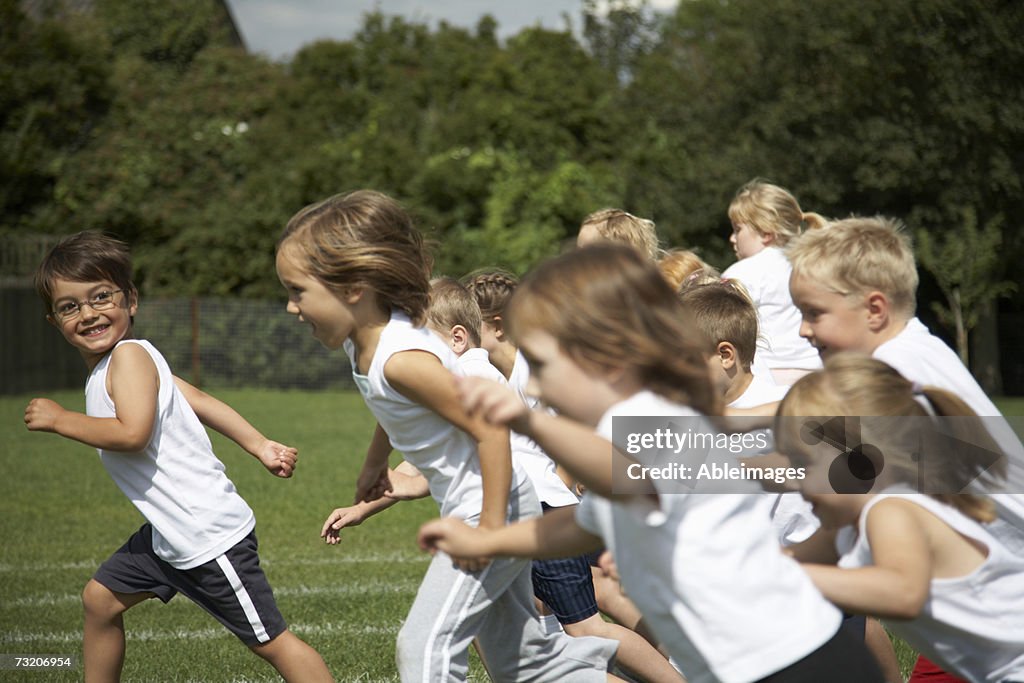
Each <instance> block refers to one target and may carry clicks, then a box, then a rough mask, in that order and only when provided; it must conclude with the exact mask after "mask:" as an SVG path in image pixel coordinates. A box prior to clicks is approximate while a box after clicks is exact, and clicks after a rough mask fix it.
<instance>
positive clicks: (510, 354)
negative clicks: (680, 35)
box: [487, 342, 516, 379]
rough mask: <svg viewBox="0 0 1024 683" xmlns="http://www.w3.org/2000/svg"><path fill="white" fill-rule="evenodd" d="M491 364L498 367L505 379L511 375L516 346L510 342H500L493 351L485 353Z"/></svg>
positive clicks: (514, 362) (514, 361)
mask: <svg viewBox="0 0 1024 683" xmlns="http://www.w3.org/2000/svg"><path fill="white" fill-rule="evenodd" d="M487 357H488V359H489V360H490V361H491V365H493V366H494V367H496V368H498V370H499V371H500V372H501V374H503V375H505V379H508V378H509V377H511V376H512V369H513V368H514V367H515V365H516V347H515V346H513V345H512V344H511V343H510V342H501V344H499V345H498V347H497V348H496V349H494V351H489V352H488V353H487Z"/></svg>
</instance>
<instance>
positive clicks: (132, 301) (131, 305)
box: [128, 289, 139, 318]
mask: <svg viewBox="0 0 1024 683" xmlns="http://www.w3.org/2000/svg"><path fill="white" fill-rule="evenodd" d="M138 311H139V290H137V289H132V290H130V291H129V292H128V315H129V317H132V318H134V317H135V314H136V313H138Z"/></svg>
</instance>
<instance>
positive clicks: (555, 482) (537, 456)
mask: <svg viewBox="0 0 1024 683" xmlns="http://www.w3.org/2000/svg"><path fill="white" fill-rule="evenodd" d="M529 381H530V366H529V364H528V363H527V362H526V358H525V357H524V356H523V354H522V353H520V352H519V351H516V359H515V362H514V363H513V365H512V372H511V374H510V375H509V378H508V384H509V386H510V387H512V389H514V390H515V392H516V393H517V394H519V398H520V399H522V401H523V403H525V404H526V405H527V406H529V407H530V409H531V410H539V409H541V406H540V401H539V400H537V399H536V398H534V397H533V396H530V395H529V394H527V393H526V385H527V383H528V382H529ZM550 412H552V413H553V412H554V411H550ZM512 458H513V459H514V460H515V461H516V462H518V463H519V464H520V465H521V466H522V468H523V471H524V472H526V476H528V477H529V478H530V483H531V484H533V488H534V489H536V491H537V497H538V498H539V499H540V502H542V503H547V504H548V505H550V506H551V507H554V508H557V507H564V506H566V505H576V504H577V503H579V499H578V498H577V497H576V494H575V493H573V492H572V491H570V490H569V487H567V486H566V485H565V482H564V481H562V478H561V477H560V476H558V469H557V466H556V465H555V462H554V461H553V460H552V459H551V458H550V457H549V456H548V454H547V453H545V452H544V449H542V448H541V447H540V444H538V443H537V442H536V441H534V440H533V439H531V438H530V437H528V436H526V435H525V434H520V433H519V432H512Z"/></svg>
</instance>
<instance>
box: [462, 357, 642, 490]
mask: <svg viewBox="0 0 1024 683" xmlns="http://www.w3.org/2000/svg"><path fill="white" fill-rule="evenodd" d="M459 391H460V394H461V396H462V401H463V405H464V406H465V408H466V410H468V411H469V412H470V413H471V414H473V415H478V416H480V417H481V418H482V419H484V420H486V421H487V422H492V423H498V424H507V425H509V426H510V427H511V428H512V429H514V430H515V431H517V432H519V433H520V434H526V435H527V436H529V437H530V438H532V439H533V440H534V441H536V442H537V443H538V444H540V447H541V448H543V449H544V452H545V453H547V454H548V455H549V456H550V457H551V459H552V460H554V461H555V463H557V464H558V465H560V466H561V467H563V468H565V471H566V472H568V473H569V475H570V477H572V478H573V479H575V480H576V481H577V482H578V483H579V484H582V485H583V486H584V487H585V488H586V489H587V490H589V491H594V492H595V493H597V494H598V495H601V496H604V497H611V496H612V495H618V494H637V493H639V494H645V493H653V491H654V489H653V486H652V485H651V484H650V481H649V480H646V479H645V480H641V481H636V480H630V479H628V478H627V477H620V478H619V481H618V482H617V483H618V484H623V483H629V484H631V485H633V486H634V487H635V489H636V490H633V491H626V490H619V487H616V490H615V491H614V492H613V490H612V481H613V472H614V471H616V470H618V471H620V472H625V471H626V469H627V468H628V467H629V465H630V464H632V463H634V462H635V461H633V460H631V459H630V458H628V457H626V456H625V455H623V454H622V453H620V452H619V451H618V450H617V449H616V448H615V447H614V446H613V445H612V444H611V442H609V441H607V440H606V439H604V438H602V437H601V436H599V435H598V434H596V433H595V432H594V430H593V429H592V428H590V427H587V426H586V425H582V424H579V423H578V422H574V421H572V420H570V419H568V418H565V417H561V416H557V415H551V414H550V413H547V412H545V411H539V410H530V409H529V408H527V407H526V406H525V405H524V404H523V402H522V401H521V400H519V397H518V396H516V395H515V393H514V392H512V390H510V389H508V388H507V387H504V386H502V385H500V384H498V383H496V382H491V381H489V380H485V379H481V378H478V377H463V378H459Z"/></svg>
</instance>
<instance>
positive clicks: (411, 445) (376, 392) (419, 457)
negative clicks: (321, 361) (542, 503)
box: [345, 312, 524, 519]
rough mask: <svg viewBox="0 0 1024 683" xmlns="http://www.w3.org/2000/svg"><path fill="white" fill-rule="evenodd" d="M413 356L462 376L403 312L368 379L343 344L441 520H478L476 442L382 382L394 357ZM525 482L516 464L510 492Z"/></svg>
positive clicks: (434, 339) (373, 407)
mask: <svg viewBox="0 0 1024 683" xmlns="http://www.w3.org/2000/svg"><path fill="white" fill-rule="evenodd" d="M414 350H416V351H426V352H427V353H431V354H433V355H435V356H437V357H438V359H439V360H440V361H441V364H442V365H444V367H445V368H446V369H447V370H448V371H449V372H451V373H452V374H455V375H461V374H462V372H461V370H460V368H459V362H458V358H457V357H456V356H455V354H454V353H453V352H452V350H451V349H450V348H448V345H447V344H445V343H444V342H443V341H442V340H441V339H440V338H439V337H438V336H437V335H436V334H434V333H433V332H431V331H430V330H428V329H426V328H422V327H414V326H413V324H412V322H411V321H410V320H409V317H408V316H407V315H405V314H404V313H401V312H393V313H392V314H391V320H390V322H388V324H387V326H385V328H384V329H383V330H382V331H381V334H380V340H379V341H378V342H377V350H376V352H375V353H374V355H373V359H372V360H371V361H370V368H369V371H368V372H367V374H366V375H361V374H359V371H358V366H357V365H356V352H355V346H354V345H353V344H352V342H351V341H349V340H346V341H345V353H347V354H348V357H349V359H350V360H351V362H352V377H353V379H354V380H355V383H356V386H357V387H358V388H359V393H361V394H362V395H363V399H364V400H365V401H366V405H367V407H368V408H369V409H370V412H372V413H373V414H374V416H375V417H376V418H377V422H378V423H380V426H381V427H382V428H383V429H384V431H385V432H387V435H388V438H389V440H390V442H391V446H392V448H394V449H395V450H396V451H398V452H400V453H401V454H402V455H403V456H404V457H405V459H406V460H408V461H409V464H411V465H413V466H414V467H416V469H418V470H419V471H420V473H421V474H423V476H424V477H426V479H427V482H428V484H429V486H430V494H431V496H433V498H434V500H435V501H436V502H437V504H438V506H439V507H440V509H441V515H442V516H444V517H449V516H451V517H458V518H460V519H475V518H477V517H478V516H479V515H480V510H481V509H482V507H483V479H482V478H481V476H480V457H479V454H478V453H477V443H476V441H475V440H474V439H473V437H471V436H470V435H469V434H467V433H466V432H464V431H462V430H461V429H459V428H458V427H456V426H455V425H453V424H452V423H450V422H448V421H447V420H445V419H444V418H443V417H441V416H440V415H438V414H437V413H435V412H434V411H433V410H431V409H430V408H427V407H425V406H422V405H420V404H419V403H416V402H415V401H412V400H410V399H408V398H406V397H405V396H403V395H402V394H401V393H399V392H398V391H397V390H396V389H395V388H394V387H392V386H391V385H390V384H388V381H387V379H386V378H385V377H384V366H385V365H386V364H387V362H388V360H389V359H390V358H391V356H393V355H394V354H396V353H400V352H402V351H414ZM523 481H524V477H523V475H522V473H521V472H520V471H519V470H518V469H517V468H516V467H515V464H514V463H513V467H512V486H511V488H513V489H515V488H516V487H517V486H519V484H521V483H522V482H523Z"/></svg>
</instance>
